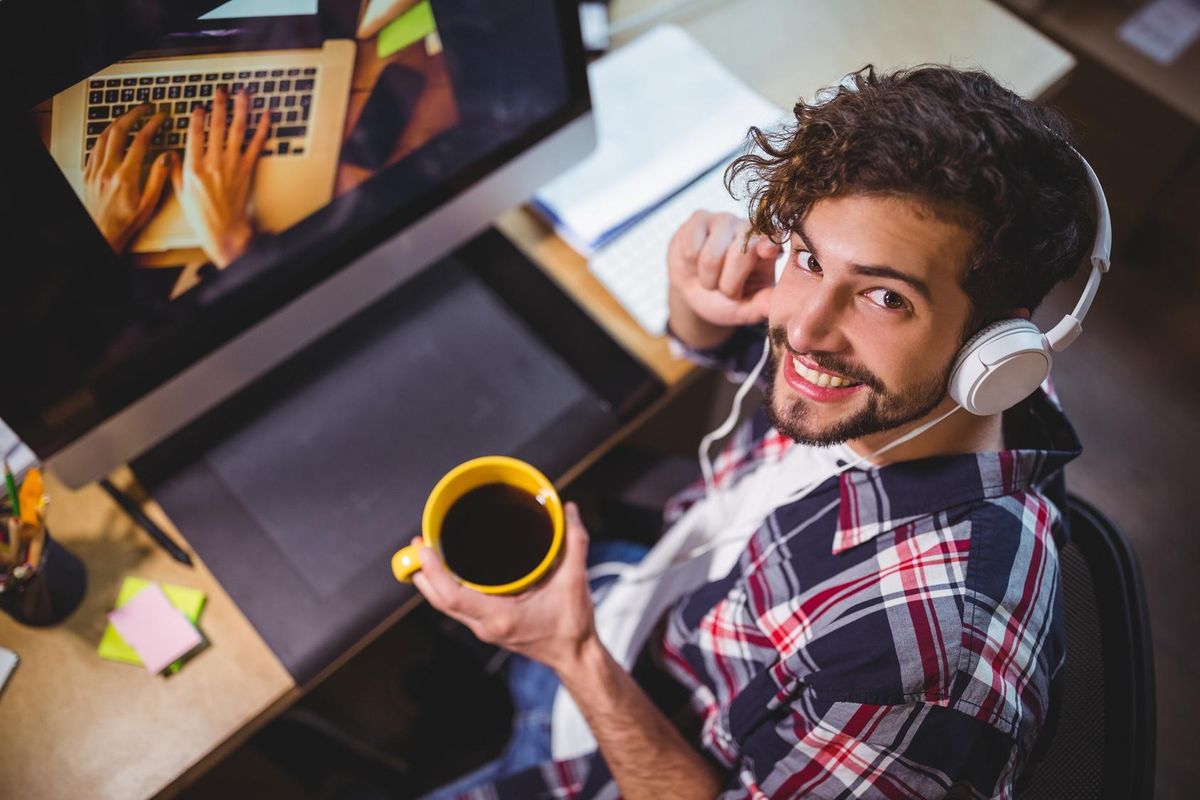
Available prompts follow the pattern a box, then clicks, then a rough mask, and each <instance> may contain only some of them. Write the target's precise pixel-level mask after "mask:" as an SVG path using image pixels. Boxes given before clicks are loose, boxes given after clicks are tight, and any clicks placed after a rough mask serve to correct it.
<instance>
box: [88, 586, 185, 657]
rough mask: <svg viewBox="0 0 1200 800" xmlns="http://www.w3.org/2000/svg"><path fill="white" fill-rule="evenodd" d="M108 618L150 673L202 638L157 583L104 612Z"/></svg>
mask: <svg viewBox="0 0 1200 800" xmlns="http://www.w3.org/2000/svg"><path fill="white" fill-rule="evenodd" d="M108 619H109V621H110V622H112V624H113V627H114V628H116V629H117V633H119V634H121V638H122V639H124V640H125V641H126V642H127V643H128V644H129V646H130V647H132V648H133V649H134V650H136V651H137V654H138V655H139V656H140V657H141V659H142V663H143V664H145V666H146V669H147V670H148V671H149V672H150V673H151V674H153V675H157V674H158V673H160V672H162V671H163V670H164V669H166V668H167V667H168V666H169V665H170V664H172V663H173V662H174V661H175V660H176V659H178V658H180V657H182V656H184V655H186V654H187V653H189V652H191V651H192V650H193V649H195V648H196V646H197V645H199V644H200V642H201V641H202V639H201V638H200V633H199V631H197V630H196V628H195V627H194V626H193V625H192V623H191V622H189V621H188V619H187V617H185V616H184V615H183V613H182V612H181V611H180V610H179V609H178V608H176V607H175V606H173V605H171V601H170V600H168V599H167V596H166V595H165V594H163V590H162V587H161V586H159V585H158V584H157V583H151V584H149V585H148V586H147V587H146V588H145V589H142V590H141V591H140V592H138V593H137V594H136V595H134V596H133V597H132V598H130V599H129V601H127V602H126V603H125V605H123V606H121V607H120V608H118V609H114V610H113V611H110V612H108Z"/></svg>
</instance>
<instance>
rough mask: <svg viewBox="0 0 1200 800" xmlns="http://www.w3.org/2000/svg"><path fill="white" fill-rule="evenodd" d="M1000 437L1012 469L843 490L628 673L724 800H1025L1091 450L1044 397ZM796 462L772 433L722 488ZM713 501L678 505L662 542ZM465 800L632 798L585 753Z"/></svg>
mask: <svg viewBox="0 0 1200 800" xmlns="http://www.w3.org/2000/svg"><path fill="white" fill-rule="evenodd" d="M761 348H762V338H761V333H759V332H758V331H755V330H747V331H745V332H743V333H741V335H739V336H737V337H735V339H734V340H733V341H732V342H731V343H730V344H729V345H727V346H726V347H725V348H723V349H722V351H719V352H709V353H695V352H686V353H685V355H688V356H689V357H691V358H693V359H694V360H697V361H699V362H701V363H704V364H707V365H710V366H722V367H725V368H726V369H729V370H730V371H731V372H734V373H737V372H738V371H744V370H746V368H747V367H749V366H750V365H751V364H753V363H754V362H755V361H756V360H757V357H758V355H759V354H760V353H761V352H762V351H761ZM1004 425H1005V440H1006V443H1007V444H1008V446H1009V447H1010V448H1012V449H1008V450H1004V451H1002V452H991V453H974V454H968V455H951V456H940V457H934V458H927V459H921V460H917V461H908V462H900V463H896V464H892V465H888V466H885V467H881V468H878V467H872V468H861V469H851V470H849V471H847V472H845V473H843V474H842V475H840V476H838V477H835V478H830V479H829V480H827V481H826V482H825V483H824V484H822V485H821V486H820V487H819V488H818V489H817V490H816V491H814V492H812V493H811V494H809V495H808V496H807V497H804V498H802V499H800V500H797V501H795V502H793V503H791V504H789V505H785V506H781V507H779V508H777V509H776V510H775V511H774V512H773V513H772V514H771V515H770V516H768V517H767V518H766V519H765V520H764V521H763V523H762V525H761V527H760V528H759V529H758V530H757V531H756V532H755V533H754V534H753V535H752V537H751V539H750V541H749V544H748V546H747V548H746V550H745V552H744V554H742V555H741V557H740V559H739V561H738V563H737V564H736V565H735V566H734V568H733V569H732V570H731V571H730V573H729V574H728V575H727V576H726V577H725V578H723V579H721V580H718V581H714V582H711V583H708V584H706V585H704V586H702V587H700V588H699V589H698V590H696V591H695V592H693V593H691V594H690V595H688V596H685V597H684V598H683V599H682V600H681V601H680V602H679V603H678V604H677V605H676V606H675V607H674V608H673V610H672V611H671V613H670V614H669V615H668V618H667V619H666V621H665V624H664V626H663V628H662V635H661V637H657V638H656V639H655V640H653V641H652V643H651V645H650V646H648V647H647V651H648V654H644V656H643V659H642V663H641V664H640V665H639V667H638V668H637V669H635V673H634V674H635V676H636V677H639V679H640V678H642V673H643V672H645V670H644V669H643V667H644V666H645V663H646V662H647V661H648V660H653V661H654V662H655V663H657V665H658V667H659V669H660V670H662V671H665V673H666V676H669V677H668V678H667V679H666V680H665V681H664V680H663V677H664V676H663V674H662V672H659V674H658V675H657V679H656V680H652V681H649V682H644V684H643V685H646V686H647V690H648V691H649V692H650V693H651V695H652V696H653V697H655V699H656V701H657V702H659V705H660V707H664V710H669V704H670V702H671V701H670V699H667V698H664V695H673V694H678V695H679V696H680V697H683V698H686V700H687V701H688V703H689V704H690V706H691V710H692V712H693V715H694V716H693V719H692V722H694V723H696V725H695V726H694V728H693V727H692V726H685V727H686V728H687V729H688V730H689V731H690V733H691V738H692V740H693V742H694V744H695V745H696V746H697V748H698V749H700V750H701V751H702V752H703V753H704V754H705V755H706V756H707V757H708V758H709V759H710V760H711V761H712V762H713V763H714V764H715V765H716V766H717V767H718V768H720V769H721V770H722V771H723V772H724V773H725V775H726V776H727V786H726V791H725V792H724V793H723V794H722V795H721V800H733V798H743V797H752V798H794V797H805V798H887V799H888V800H894V799H895V798H933V797H942V796H944V795H947V794H948V793H952V796H954V797H1000V798H1011V797H1012V796H1013V784H1014V781H1015V780H1016V778H1017V777H1018V776H1019V775H1020V774H1021V772H1022V770H1023V769H1024V767H1025V766H1026V765H1027V764H1028V762H1029V761H1030V755H1031V753H1032V751H1033V747H1034V742H1035V740H1036V739H1037V737H1038V734H1039V732H1040V731H1041V729H1042V727H1043V724H1044V723H1045V721H1046V717H1047V710H1048V708H1049V707H1050V703H1051V697H1052V695H1053V694H1057V678H1058V675H1059V673H1060V670H1061V667H1062V663H1063V657H1064V650H1065V640H1064V636H1063V630H1062V626H1061V610H1060V600H1059V590H1058V587H1059V583H1058V548H1059V547H1060V546H1061V545H1062V543H1063V541H1064V537H1065V535H1066V530H1065V519H1064V517H1063V515H1062V509H1064V508H1065V490H1064V486H1063V482H1062V467H1063V465H1064V464H1066V463H1067V462H1068V461H1070V460H1071V459H1072V458H1074V457H1075V456H1076V455H1078V454H1079V451H1080V446H1079V442H1078V440H1077V439H1076V437H1075V434H1074V431H1073V430H1072V429H1071V427H1070V424H1069V423H1068V422H1067V420H1066V418H1065V417H1064V416H1063V414H1062V412H1061V410H1060V409H1059V408H1058V407H1057V405H1056V404H1055V403H1054V402H1053V400H1052V399H1051V397H1050V396H1048V395H1047V394H1046V393H1045V392H1043V391H1041V390H1039V391H1038V392H1036V393H1034V395H1033V396H1032V397H1031V398H1029V399H1028V400H1026V401H1025V402H1023V403H1021V404H1020V405H1018V406H1017V407H1016V408H1014V409H1012V410H1010V411H1009V412H1007V413H1006V414H1005V418H1004ZM794 446H798V445H794V444H793V443H792V442H791V440H790V439H787V438H786V437H783V436H781V435H780V434H779V433H778V432H777V431H775V430H774V429H773V428H771V427H770V425H769V423H767V421H766V418H765V417H764V416H763V415H762V413H761V412H760V413H759V415H758V416H757V417H755V418H753V419H751V420H748V421H747V422H746V423H744V424H743V426H742V427H741V428H740V429H739V431H738V432H737V433H736V434H735V435H734V437H733V439H732V441H731V442H730V443H729V445H727V447H726V448H725V450H724V452H723V453H722V454H721V456H720V457H719V458H718V460H717V462H716V465H715V467H716V472H717V478H718V483H719V484H723V485H729V484H730V483H732V482H736V481H737V480H739V479H740V478H741V477H742V476H744V475H746V474H747V473H749V472H750V471H752V470H753V469H754V468H755V467H756V466H758V465H760V464H762V463H764V462H765V461H769V460H775V459H778V458H781V457H782V456H783V455H784V454H785V453H786V452H787V451H788V450H789V449H790V448H791V447H794ZM701 496H703V488H702V487H690V488H689V489H688V490H685V492H683V493H682V494H681V495H680V496H679V497H678V498H677V500H676V502H674V503H672V504H671V505H670V506H668V509H667V518H668V521H671V518H672V517H674V516H676V515H678V514H679V513H680V512H681V511H682V510H683V509H685V508H686V507H687V505H688V504H689V503H690V502H692V501H694V500H696V499H698V498H699V497H701ZM647 655H649V656H652V658H651V659H648V658H647V657H646V656H647ZM664 685H666V690H665V691H664ZM1052 688H1053V689H1054V691H1052ZM468 796H469V797H474V798H521V799H522V800H531V799H532V798H551V797H554V798H606V799H608V798H617V797H620V790H619V788H618V787H617V786H616V785H615V782H614V781H613V780H612V776H611V774H610V773H609V771H608V768H607V765H606V764H605V762H604V760H603V758H602V757H601V756H600V755H599V753H593V754H591V755H588V756H584V757H581V758H577V759H573V760H570V761H559V762H553V763H547V764H545V765H542V766H541V767H537V768H533V769H530V770H527V771H526V772H524V773H521V774H519V775H515V776H512V777H510V778H508V779H506V780H503V781H501V782H499V783H497V784H493V785H491V786H487V787H484V788H482V789H479V790H476V791H475V792H472V793H471V794H470V795H468Z"/></svg>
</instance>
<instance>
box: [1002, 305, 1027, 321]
mask: <svg viewBox="0 0 1200 800" xmlns="http://www.w3.org/2000/svg"><path fill="white" fill-rule="evenodd" d="M1004 313H1005V318H1006V319H1030V318H1032V317H1033V314H1031V313H1030V311H1029V309H1028V308H1010V309H1009V310H1008V311H1006V312H1004Z"/></svg>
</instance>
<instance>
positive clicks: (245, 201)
mask: <svg viewBox="0 0 1200 800" xmlns="http://www.w3.org/2000/svg"><path fill="white" fill-rule="evenodd" d="M228 99H229V98H228V95H227V94H226V92H225V90H224V89H218V90H217V92H216V95H215V97H214V99H213V104H212V110H211V112H209V111H206V110H205V108H204V107H202V106H197V107H196V108H195V109H193V110H192V116H191V119H190V120H189V124H188V130H187V136H186V140H185V144H184V150H183V154H182V157H181V156H180V155H179V154H177V153H176V152H175V151H173V150H164V151H162V152H160V153H158V155H156V156H154V157H153V160H152V162H151V165H150V169H149V171H148V173H147V174H146V179H145V183H144V184H143V182H142V171H143V165H144V163H145V161H146V159H147V157H148V156H149V155H150V154H151V151H152V149H155V142H156V136H157V137H158V139H161V135H160V134H161V132H162V131H161V128H162V124H163V121H164V119H165V115H164V114H161V113H159V114H153V115H152V116H150V117H149V118H148V119H147V118H146V115H147V114H150V112H151V111H153V106H151V105H141V106H136V107H134V108H132V109H130V110H129V111H127V112H125V113H124V114H122V115H121V116H120V117H118V118H117V119H116V120H114V121H113V122H112V124H111V125H109V126H108V127H107V128H105V129H104V131H103V132H102V133H101V134H100V137H99V139H98V140H97V141H96V144H95V146H94V147H93V149H92V151H91V153H90V154H89V156H88V160H87V164H86V166H85V167H84V203H85V205H86V206H87V209H88V213H89V214H91V216H92V219H93V220H94V221H95V223H96V226H97V227H98V228H99V229H100V232H101V234H103V235H104V238H105V239H106V240H108V243H109V244H110V245H111V246H112V248H113V249H114V250H115V251H116V252H118V253H121V252H124V251H125V249H126V248H128V246H129V243H130V242H131V241H132V240H133V238H134V237H135V236H136V235H137V233H138V231H140V230H141V229H142V228H143V227H144V226H145V225H146V223H148V222H149V221H150V219H151V218H152V217H153V216H154V213H155V211H156V210H157V208H158V204H159V200H160V199H161V196H162V192H163V187H164V186H165V184H166V182H167V180H168V178H169V179H170V181H171V184H172V186H173V188H174V191H175V195H176V196H177V197H178V198H179V203H180V205H181V206H182V208H183V213H184V216H185V217H186V218H187V220H188V222H189V223H191V225H192V227H193V229H195V231H196V233H197V234H198V235H199V237H200V242H201V245H200V246H201V247H202V248H203V249H204V252H205V254H206V255H207V256H208V257H209V258H210V259H211V260H212V262H213V263H214V264H215V265H216V266H218V267H225V266H226V265H228V264H229V263H230V262H231V261H233V260H234V259H236V258H237V257H238V256H240V255H241V254H242V253H243V252H244V251H245V249H246V248H247V247H248V246H249V244H250V241H251V239H252V238H253V236H254V230H253V227H252V225H251V222H250V190H251V187H252V185H253V178H254V167H255V165H256V164H257V163H258V157H259V154H260V153H261V152H262V148H263V145H264V143H265V142H266V140H267V136H268V134H269V132H270V127H271V125H270V117H269V116H267V115H263V118H262V121H261V123H260V124H259V126H258V128H257V129H255V130H253V131H248V130H247V127H248V126H247V121H248V119H249V113H248V109H249V105H250V98H249V96H248V95H247V94H246V92H239V93H238V94H237V95H235V96H234V99H233V113H232V118H230V116H229V113H228V109H227V105H228ZM206 118H208V119H207V121H208V136H207V141H206V139H205V122H206ZM141 120H145V122H144V123H143V124H142V125H141V127H140V129H138V130H136V131H135V130H134V128H135V127H136V126H137V125H138V122H139V121H141ZM131 134H132V140H130V135H131Z"/></svg>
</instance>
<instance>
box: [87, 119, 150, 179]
mask: <svg viewBox="0 0 1200 800" xmlns="http://www.w3.org/2000/svg"><path fill="white" fill-rule="evenodd" d="M149 111H150V106H148V105H140V106H134V107H133V108H131V109H129V110H128V111H126V112H125V113H124V114H122V115H121V116H119V117H117V118H116V120H114V121H113V123H112V124H111V125H109V126H108V129H107V131H106V133H108V142H106V143H105V148H106V150H105V153H104V155H105V160H106V161H107V162H108V163H109V164H112V165H113V167H114V168H115V167H116V165H118V164H120V163H121V162H122V161H123V160H124V158H125V142H126V141H127V140H128V139H129V131H130V129H131V128H133V126H134V123H136V122H137V121H138V120H139V119H141V118H142V117H143V116H145V115H146V114H147V113H148V112H149ZM99 145H100V143H99V142H97V143H96V146H97V147H98V146H99Z"/></svg>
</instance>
